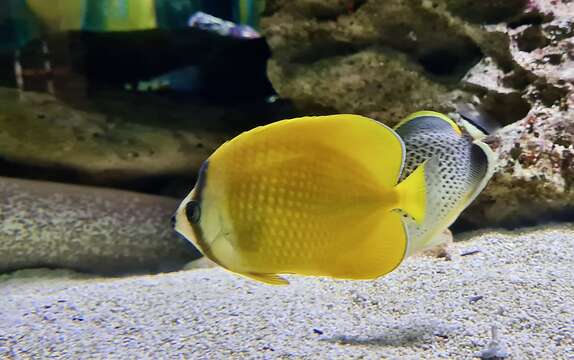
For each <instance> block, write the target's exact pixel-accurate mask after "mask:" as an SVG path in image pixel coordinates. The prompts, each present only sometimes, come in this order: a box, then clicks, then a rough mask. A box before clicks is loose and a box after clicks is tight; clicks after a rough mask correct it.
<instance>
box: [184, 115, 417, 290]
mask: <svg viewBox="0 0 574 360" xmlns="http://www.w3.org/2000/svg"><path fill="white" fill-rule="evenodd" d="M404 151H405V150H404V147H403V144H402V141H401V139H400V138H399V137H398V136H397V134H396V133H395V132H394V131H392V130H391V129H390V128H388V127H386V126H385V125H383V124H380V123H378V122H376V121H374V120H372V119H368V118H365V117H361V116H357V115H333V116H318V117H304V118H298V119H290V120H283V121H279V122H276V123H273V124H270V125H267V126H264V127H259V128H256V129H253V130H251V131H248V132H245V133H243V134H241V135H239V136H238V137H236V138H234V139H232V140H231V141H229V142H227V143H225V144H224V145H222V146H221V147H220V148H219V149H218V150H216V151H215V153H213V154H212V155H211V156H210V158H209V159H208V160H207V161H206V162H205V163H204V165H203V167H202V169H201V171H200V175H199V178H198V181H197V184H196V186H195V188H194V189H193V190H192V192H191V193H190V194H189V195H188V196H187V197H186V198H185V199H184V201H183V202H182V203H181V205H180V207H179V208H178V210H177V212H176V215H175V220H176V224H175V228H176V230H177V231H178V232H179V233H180V234H181V235H183V236H184V237H186V238H187V239H188V240H190V241H192V242H193V243H194V244H195V245H196V246H197V247H198V248H199V249H200V250H201V251H202V252H203V253H204V255H206V256H207V257H208V258H210V259H211V260H213V261H215V262H216V263H218V264H219V265H221V266H222V267H224V268H226V269H228V270H230V271H232V272H235V273H238V274H241V275H243V276H246V277H250V278H252V279H256V280H258V281H262V282H265V283H269V284H286V283H287V281H286V280H285V279H283V278H281V277H279V276H278V275H277V274H298V275H310V276H329V277H333V278H343V279H374V278H377V277H379V276H382V275H384V274H386V273H388V272H390V271H392V270H393V269H394V268H395V267H397V266H398V265H399V264H400V262H401V261H402V260H403V258H404V256H405V252H406V249H407V242H408V238H407V234H406V232H405V228H404V226H403V222H402V220H401V216H402V215H401V214H400V213H399V212H398V211H396V209H402V210H404V211H406V212H407V213H409V214H410V215H411V216H413V217H414V218H415V219H417V221H419V222H420V221H422V220H423V219H424V216H425V208H424V206H425V204H426V202H425V196H426V192H425V180H424V177H425V175H424V165H423V166H420V167H419V168H418V169H417V170H415V171H413V173H412V175H411V176H409V177H408V178H406V179H405V180H404V181H402V182H401V183H398V179H399V176H400V174H401V170H402V167H403V162H404Z"/></svg>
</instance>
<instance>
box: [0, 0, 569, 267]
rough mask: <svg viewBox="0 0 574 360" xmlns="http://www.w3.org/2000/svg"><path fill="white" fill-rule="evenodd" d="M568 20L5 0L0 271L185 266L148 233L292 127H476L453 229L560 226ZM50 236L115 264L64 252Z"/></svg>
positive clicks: (245, 4) (312, 5)
mask: <svg viewBox="0 0 574 360" xmlns="http://www.w3.org/2000/svg"><path fill="white" fill-rule="evenodd" d="M573 14H574V8H573V3H572V2H570V1H558V0H530V1H527V0H511V1H498V0H485V1H480V2H478V1H465V0H460V1H451V0H433V1H431V0H423V1H415V0H407V1H399V0H388V1H382V0H323V1H320V0H267V1H263V0H250V1H248V0H218V1H211V0H203V1H199V0H53V1H45V0H3V1H1V2H0V179H1V182H0V191H1V193H2V197H3V199H6V201H5V202H4V203H3V204H2V206H3V207H2V210H1V211H0V219H1V220H2V222H3V223H2V227H1V228H0V245H2V246H1V247H0V250H1V251H0V260H2V261H0V270H10V269H15V268H21V267H26V266H39V265H47V266H60V265H62V264H64V265H66V266H69V267H73V268H80V269H84V270H94V269H95V268H98V269H100V270H101V269H106V266H109V267H110V268H112V269H114V271H115V270H116V269H117V268H118V267H119V268H122V266H123V265H122V266H119V265H118V264H124V265H125V266H123V267H125V268H126V269H133V268H138V266H139V267H143V268H145V269H150V268H153V269H154V270H161V269H164V268H163V267H162V266H163V265H162V266H159V265H157V264H158V261H159V262H161V263H162V264H163V263H164V260H165V259H166V258H168V259H171V257H173V256H175V258H177V259H176V261H175V263H177V264H180V263H181V262H182V261H184V262H185V261H187V260H188V259H190V258H196V257H197V256H198V254H197V252H195V251H194V250H193V249H188V250H189V251H191V252H190V255H185V256H183V260H182V258H181V256H180V255H173V254H181V253H182V251H183V250H181V248H178V247H177V246H176V247H174V248H173V247H172V248H170V249H169V250H165V246H166V244H169V245H167V247H168V248H169V247H170V246H172V244H174V243H175V242H172V240H161V241H160V240H158V239H171V238H172V236H173V234H172V232H171V229H170V227H169V225H168V220H167V219H169V216H170V215H171V213H172V212H173V210H175V207H176V206H177V203H178V200H179V199H181V198H182V197H183V196H184V195H185V194H186V193H187V192H188V191H189V190H190V189H191V188H192V187H193V184H194V181H195V176H196V172H197V169H198V168H199V166H200V164H201V163H202V162H203V160H205V159H206V158H207V157H208V156H209V154H210V153H211V152H212V151H213V150H215V149H216V148H217V147H218V146H219V145H220V144H221V143H223V142H224V141H225V140H227V139H229V138H231V137H233V136H234V135H236V134H238V133H239V132H241V131H244V130H247V129H250V128H252V127H254V126H257V125H261V124H266V123H269V122H272V121H276V120H279V119H283V118H289V117H295V116H297V115H319V114H333V113H356V114H361V115H366V116H369V117H372V118H374V119H377V120H379V121H382V122H385V123H387V124H389V125H393V124H396V123H397V122H398V121H400V120H401V118H403V117H404V116H406V115H407V114H409V113H412V112H414V111H417V110H422V109H429V110H435V111H441V112H445V113H448V114H450V115H451V116H453V117H455V118H456V117H457V116H463V117H467V118H471V119H473V120H474V121H476V122H478V123H481V124H483V125H484V127H485V128H487V129H488V130H489V132H490V135H489V137H488V138H487V140H486V141H487V142H488V143H489V144H490V145H491V147H492V148H493V150H494V151H495V152H496V153H497V156H498V165H497V170H496V174H495V176H494V177H493V179H492V181H491V182H490V184H489V186H488V187H487V188H486V190H485V191H484V192H483V193H482V194H481V196H480V197H479V198H478V199H477V201H475V203H474V204H473V205H472V206H471V207H470V208H469V209H467V210H466V211H465V212H464V213H463V214H462V216H461V218H460V219H459V221H458V222H457V223H456V224H455V226H454V228H453V229H454V230H455V231H460V230H468V229H476V228H483V227H491V226H505V227H509V228H513V227H516V226H519V225H530V224H536V223H540V222H545V221H560V220H564V219H570V218H571V216H572V214H573V213H572V208H573V206H572V204H574V196H573V195H572V194H574V192H573V191H571V189H572V184H574V160H573V159H574V148H573V143H574V110H572V106H573V103H574V90H573V88H574V86H573V83H574V19H573ZM46 181H49V182H50V183H47V182H46ZM71 184H73V186H74V187H73V188H70V187H66V186H68V185H70V186H71ZM54 186H56V187H54ZM78 186H79V187H78ZM113 191H120V192H118V193H115V192H113ZM127 191H132V192H131V193H130V192H127ZM72 194H75V195H72ZM95 194H98V195H95ZM145 196H153V198H145V200H142V199H143V197H145ZM102 199H106V200H105V201H104V200H102ZM117 199H124V200H123V201H125V202H121V201H118V200H117ZM153 199H155V200H153ZM84 203H85V204H90V205H89V206H88V205H85V206H84V205H82V204H84ZM143 203H146V204H156V205H157V204H160V203H161V204H163V205H161V206H159V205H158V207H157V209H158V210H157V212H156V213H153V214H155V215H152V214H148V213H146V212H147V211H150V210H149V209H150V208H152V207H153V206H151V205H146V207H145V209H147V210H142V209H143V208H144V207H143V205H141V204H143ZM94 204H95V205H94ZM126 204H128V205H126ZM90 206H94V208H93V209H92V208H91V207H90ZM152 212H153V211H152ZM119 213H121V214H123V215H121V216H119V215H117V214H119ZM62 214H66V215H65V216H63V215H62ZM134 214H136V215H134ZM138 216H139V217H138ZM58 219H60V220H58ZM102 219H107V220H106V221H107V222H106V221H104V220H102ZM152 219H156V220H153V221H152ZM150 221H151V222H150ZM142 222H150V223H146V224H147V225H146V226H148V227H147V228H146V227H145V226H143V227H142V226H141V224H142ZM77 224H84V225H85V226H88V227H90V226H93V233H89V232H86V231H84V230H79V231H78V230H74V231H72V230H71V229H73V228H74V226H75V225H77ZM84 225H83V226H84ZM74 229H75V228H74ZM110 229H122V232H121V233H116V232H112V231H111V230H110ZM49 234H50V235H49ZM102 234H104V235H105V236H104V235H102ZM101 236H104V237H105V238H106V239H108V240H106V241H109V243H114V244H115V245H114V247H113V249H116V250H117V249H118V248H121V249H123V250H122V251H124V252H125V254H124V253H123V252H122V251H116V250H114V251H112V250H109V248H108V247H106V246H104V245H103V244H108V243H106V241H103V240H101V238H100V237H101ZM64 238H65V239H68V240H66V241H70V242H79V243H81V244H83V246H82V248H83V249H86V248H92V247H93V248H95V249H98V251H100V250H101V251H104V250H106V251H110V253H111V254H115V255H114V256H116V255H117V256H118V257H114V256H111V255H110V256H108V255H106V256H107V257H106V256H102V257H98V256H96V257H95V259H96V260H94V255H93V254H92V255H90V256H86V258H83V259H80V258H78V251H77V250H73V251H71V252H69V254H68V255H62V254H63V252H62V251H63V250H62V246H60V245H61V243H62V242H65V241H64V240H62V239H64ZM18 239H20V240H18ZM50 239H51V240H50ZM144 239H147V240H144ZM47 243H51V244H53V248H52V250H50V251H48V250H46V251H45V252H41V251H39V250H38V249H40V248H42V249H44V248H45V247H46V245H45V244H47ZM14 244H19V245H18V246H22V248H18V249H19V250H18V254H27V255H21V256H14V254H15V253H16V252H17V251H16V250H15V249H16V248H17V247H16V245H14ZM39 244H42V245H39ZM58 244H60V245H58ZM86 244H89V246H86ZM144 244H146V245H145V246H144ZM177 244H180V243H179V242H178V243H177ZM134 246H135V248H138V246H139V247H140V248H139V249H140V250H138V251H135V250H134ZM178 246H179V245H178ZM186 246H188V245H186ZM72 248H73V247H72ZM158 249H164V250H165V251H167V252H166V253H162V251H164V250H161V251H160V250H158ZM101 251H100V252H101ZM134 251H135V252H134ZM185 251H187V250H185ZM134 253H137V254H139V255H138V256H140V255H141V257H142V258H144V260H141V259H139V260H137V259H136V260H134V258H135V257H136V256H134V255H133V254H134ZM168 253H169V254H172V255H169V256H167V255H165V254H168ZM2 254H4V257H2ZM50 254H59V255H53V256H52V255H50ZM118 254H124V255H121V256H120V255H118ZM150 254H153V255H150ZM162 254H164V255H165V256H164V255H162ZM50 256H52V257H50ZM122 256H123V257H122ZM32 258H33V259H32ZM64 258H65V259H66V260H65V261H64V260H63V259H64ZM16 259H19V260H18V261H16ZM102 259H106V261H108V262H107V263H106V264H108V265H105V266H104V265H101V266H98V265H96V264H98V263H99V264H103V263H105V262H102ZM120 259H121V260H120ZM150 259H151V260H150ZM158 259H160V260H158ZM162 259H163V260H162ZM128 260H129V261H128ZM130 261H132V263H130ZM170 261H171V260H170ZM88 263H90V264H92V265H89V266H88V265H85V264H88ZM168 263H169V261H168ZM82 264H84V265H82ZM130 264H131V265H130ZM133 264H136V265H137V264H139V265H137V266H136V265H133ZM142 264H146V265H142ZM150 264H152V265H153V266H152V265H150ZM132 265H133V266H132ZM150 266H151V267H150ZM177 266H179V265H174V266H171V265H169V266H167V268H170V269H171V268H173V267H176V268H177ZM167 268H166V269H167Z"/></svg>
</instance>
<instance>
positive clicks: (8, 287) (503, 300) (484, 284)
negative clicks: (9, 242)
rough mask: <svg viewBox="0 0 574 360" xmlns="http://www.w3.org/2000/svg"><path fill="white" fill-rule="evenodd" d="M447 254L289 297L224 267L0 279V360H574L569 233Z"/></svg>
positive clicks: (312, 281) (293, 291) (308, 286)
mask: <svg viewBox="0 0 574 360" xmlns="http://www.w3.org/2000/svg"><path fill="white" fill-rule="evenodd" d="M457 240H458V239H457ZM476 249H480V251H478V252H476V251H475V252H474V253H473V254H472V255H471V254H468V253H469V252H472V251H474V250H476ZM449 252H450V254H451V256H450V257H448V258H450V259H451V260H447V259H448V258H447V259H445V258H440V259H437V258H432V257H424V256H417V257H413V258H410V259H408V260H407V261H406V262H405V263H404V264H403V265H402V266H401V267H400V268H399V269H397V270H396V271H395V272H393V273H392V274H389V275H388V276H386V277H383V278H381V279H379V280H377V281H356V282H353V281H340V280H339V281H335V280H330V279H317V278H299V277H289V279H290V281H291V285H289V286H287V287H272V286H268V285H264V284H258V283H255V282H252V281H250V280H246V279H243V278H241V277H238V276H235V275H233V274H230V273H227V272H225V271H224V270H222V269H220V268H210V269H196V270H189V271H180V272H176V273H169V274H159V275H153V276H152V275H147V276H133V277H127V278H101V277H99V278H94V277H88V276H86V275H81V274H77V273H72V272H68V271H61V270H58V271H54V270H25V271H19V272H15V273H13V274H11V275H3V276H0V358H2V359H4V358H6V359H21V358H22V359H28V358H34V359H36V358H50V357H52V358H55V357H59V358H66V359H77V358H90V359H136V358H137V359H141V358H154V359H164V358H178V357H179V358H194V359H195V358H197V359H230V358H249V359H259V358H260V359H268V358H297V359H299V358H303V359H336V358H341V359H350V358H364V359H380V358H388V359H399V358H400V359H440V358H445V359H447V358H448V359H472V358H478V357H482V358H484V359H487V358H488V359H496V358H507V359H574V227H572V226H568V225H555V226H548V227H546V228H530V229H524V230H521V231H516V232H504V233H502V232H496V231H485V232H483V233H475V234H473V235H472V236H466V240H465V241H461V242H457V243H455V244H453V245H451V246H450V247H449ZM461 254H467V255H466V256H461Z"/></svg>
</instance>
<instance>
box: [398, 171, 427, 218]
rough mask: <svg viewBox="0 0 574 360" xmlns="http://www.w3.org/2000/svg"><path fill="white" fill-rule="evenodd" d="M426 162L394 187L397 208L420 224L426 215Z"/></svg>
mask: <svg viewBox="0 0 574 360" xmlns="http://www.w3.org/2000/svg"><path fill="white" fill-rule="evenodd" d="M427 162H428V160H427V161H425V162H424V163H422V164H421V165H420V166H419V167H417V168H416V170H415V171H413V172H412V173H411V174H410V175H409V176H408V177H407V178H406V179H405V180H403V181H401V182H400V183H399V184H398V185H397V186H396V187H395V189H396V191H397V192H398V196H399V201H398V205H397V208H398V209H402V210H403V211H405V212H406V213H408V214H409V215H410V216H412V217H413V219H415V221H416V222H417V223H418V224H422V223H423V221H424V219H425V213H426V181H425V167H426V164H427Z"/></svg>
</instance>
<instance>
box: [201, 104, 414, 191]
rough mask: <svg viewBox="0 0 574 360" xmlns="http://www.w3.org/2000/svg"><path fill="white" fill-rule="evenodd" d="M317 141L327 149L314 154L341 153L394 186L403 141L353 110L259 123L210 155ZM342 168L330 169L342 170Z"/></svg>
mask: <svg viewBox="0 0 574 360" xmlns="http://www.w3.org/2000/svg"><path fill="white" fill-rule="evenodd" d="M285 139H293V141H297V142H299V143H302V144H303V143H304V144H316V145H317V146H321V147H324V148H325V149H329V151H325V152H324V153H321V154H317V153H313V154H312V155H313V156H316V157H320V156H323V155H324V156H328V157H329V158H333V156H341V157H343V156H344V158H346V159H348V160H351V161H353V162H356V163H357V164H358V165H359V166H361V167H362V168H364V169H367V170H368V172H369V174H370V175H372V177H373V178H372V181H374V182H375V185H377V186H387V187H392V186H395V185H396V183H397V181H398V179H399V176H400V173H401V170H402V166H403V162H404V154H405V151H404V144H403V141H402V139H401V138H400V136H399V135H398V134H397V133H396V132H395V131H394V130H392V129H391V128H390V127H388V126H386V125H384V124H382V123H380V122H378V121H375V120H373V119H370V118H367V117H364V116H360V115H353V114H339V115H328V116H306V117H300V118H294V119H288V120H281V121H277V122H275V123H272V124H269V125H266V126H262V127H258V128H255V129H252V130H250V131H247V132H244V133H242V134H240V135H239V136H237V137H235V138H234V139H232V140H231V141H229V142H227V143H225V144H224V145H222V146H221V147H220V149H219V150H218V151H217V152H216V153H214V155H213V156H212V157H213V158H218V157H220V156H221V157H222V156H224V153H226V152H232V151H239V149H240V148H253V147H255V146H257V144H258V142H261V143H263V142H265V143H266V144H276V143H284V142H285ZM297 151H300V153H301V156H309V149H308V148H300V149H298V150H297ZM342 170H343V169H333V171H342Z"/></svg>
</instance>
